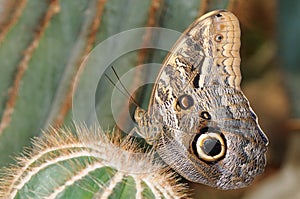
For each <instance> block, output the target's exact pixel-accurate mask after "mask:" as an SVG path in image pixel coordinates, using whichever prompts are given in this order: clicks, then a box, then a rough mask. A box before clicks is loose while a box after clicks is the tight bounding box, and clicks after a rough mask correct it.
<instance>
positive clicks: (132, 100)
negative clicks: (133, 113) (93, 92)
mask: <svg viewBox="0 0 300 199" xmlns="http://www.w3.org/2000/svg"><path fill="white" fill-rule="evenodd" d="M111 68H112V70H113V72H114V74H115V76H116V77H117V79H118V80H120V78H119V75H118V74H117V72H116V70H115V68H114V67H113V66H112V67H111ZM105 77H106V78H107V79H108V80H109V81H110V82H111V83H112V85H114V86H115V87H116V88H117V89H118V90H119V91H120V92H121V93H122V94H123V95H124V96H126V97H128V99H129V100H130V101H131V102H132V103H134V104H135V105H136V106H138V107H139V105H138V103H137V102H136V101H135V100H134V99H133V97H132V96H131V95H130V93H129V92H128V90H127V89H126V87H125V86H124V84H123V83H122V82H121V81H120V85H121V87H122V88H123V90H124V91H125V92H124V91H123V90H122V89H121V88H119V87H118V86H117V85H116V83H114V81H113V80H112V79H111V78H110V77H109V76H108V75H107V74H105Z"/></svg>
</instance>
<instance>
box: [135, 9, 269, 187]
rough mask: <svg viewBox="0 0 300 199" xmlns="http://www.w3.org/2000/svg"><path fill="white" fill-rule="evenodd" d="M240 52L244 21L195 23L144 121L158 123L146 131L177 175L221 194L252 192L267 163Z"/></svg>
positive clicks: (223, 16) (226, 17)
mask: <svg viewBox="0 0 300 199" xmlns="http://www.w3.org/2000/svg"><path fill="white" fill-rule="evenodd" d="M239 49H240V27H239V22H238V19H237V18H236V17H235V16H234V15H233V14H232V13H231V12H228V11H226V10H217V11H213V12H210V13H208V14H206V15H204V16H202V17H200V18H199V19H197V20H196V21H195V22H194V23H193V24H192V25H191V26H190V27H189V28H188V29H187V30H186V31H185V32H184V33H183V35H182V36H181V37H180V38H179V40H178V41H177V42H176V44H175V45H174V47H173V49H172V50H171V52H170V54H169V55H168V56H167V58H166V60H165V61H164V63H163V67H162V69H161V72H160V74H159V76H158V78H157V81H156V85H155V87H154V89H153V93H152V98H151V100H150V104H149V109H148V112H145V114H144V117H143V118H141V119H139V121H144V122H143V124H159V125H156V126H155V125H152V126H147V128H148V129H152V130H150V131H152V132H153V134H157V135H158V136H157V137H158V138H157V141H156V143H155V145H156V149H157V152H158V154H159V155H160V156H161V157H162V159H163V160H164V161H165V162H166V163H167V164H169V165H170V166H171V167H172V168H173V169H174V170H176V171H177V172H178V173H179V174H181V175H182V176H184V177H185V178H186V179H188V180H190V181H194V182H199V183H204V184H207V185H209V186H212V187H217V188H221V189H235V188H240V187H244V186H246V185H248V184H249V183H250V182H252V180H253V178H254V177H255V176H256V175H258V174H260V173H262V172H263V170H264V167H265V164H266V160H265V152H266V146H267V144H268V139H267V137H266V136H265V134H264V133H263V131H262V130H261V129H260V127H259V124H258V121H257V117H256V115H255V113H254V112H253V110H252V109H251V107H250V105H249V102H248V100H247V99H246V97H245V96H244V94H243V93H242V91H241V89H240V81H241V74H240V55H239ZM145 121H146V122H145ZM138 123H139V124H142V123H141V122H138ZM153 126H155V127H156V128H155V129H157V131H159V132H155V130H153ZM140 127H141V129H145V126H142V125H140Z"/></svg>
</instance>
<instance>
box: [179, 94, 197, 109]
mask: <svg viewBox="0 0 300 199" xmlns="http://www.w3.org/2000/svg"><path fill="white" fill-rule="evenodd" d="M193 105H194V100H193V98H192V97H191V96H190V95H182V96H180V97H178V100H177V108H179V109H183V110H187V109H189V108H190V107H191V106H193Z"/></svg>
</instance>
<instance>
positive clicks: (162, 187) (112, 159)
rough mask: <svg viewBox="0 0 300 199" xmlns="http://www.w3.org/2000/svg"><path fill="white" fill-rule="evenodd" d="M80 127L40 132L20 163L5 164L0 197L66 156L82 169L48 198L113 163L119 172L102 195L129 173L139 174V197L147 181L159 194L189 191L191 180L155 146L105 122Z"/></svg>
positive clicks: (179, 194) (176, 194)
mask: <svg viewBox="0 0 300 199" xmlns="http://www.w3.org/2000/svg"><path fill="white" fill-rule="evenodd" d="M74 127H75V129H76V130H71V129H70V128H53V127H51V128H50V129H49V130H47V131H45V132H44V133H43V134H42V136H41V137H38V138H34V139H33V141H32V143H33V146H32V147H31V148H26V149H25V150H24V151H23V153H22V154H21V155H20V156H19V157H17V158H15V159H16V162H17V164H16V165H10V166H9V167H7V168H4V169H2V171H1V179H0V198H5V199H7V198H14V197H15V196H16V195H17V193H18V191H19V190H20V189H22V188H23V187H24V186H25V185H26V183H28V182H29V180H30V179H31V178H32V177H33V176H35V175H37V174H38V173H39V172H40V171H41V170H43V169H45V168H47V167H48V166H50V165H57V164H59V163H60V162H61V161H66V160H68V161H69V160H71V163H70V164H71V165H72V167H74V168H76V169H77V170H78V171H80V172H78V173H75V174H74V175H75V176H72V178H70V179H68V182H66V183H65V184H64V185H60V186H59V187H57V188H55V190H53V192H52V193H51V195H49V196H48V195H47V196H44V195H41V196H42V197H43V198H55V196H57V195H58V194H59V193H61V192H62V191H63V189H64V188H66V187H67V185H69V184H72V183H75V182H76V180H80V179H81V178H83V177H84V176H86V175H88V173H89V172H91V171H93V170H95V169H97V168H101V167H104V166H105V167H111V168H113V169H114V170H116V172H117V173H116V174H115V177H113V178H112V179H111V180H110V183H109V185H103V184H102V185H103V187H101V188H102V190H104V191H102V192H99V193H97V196H99V197H101V198H103V197H104V196H109V194H111V192H112V189H111V188H109V187H107V186H113V185H114V184H116V183H118V182H120V181H122V178H123V177H124V176H130V177H132V178H133V179H134V180H135V184H136V190H137V192H136V197H135V198H143V197H142V195H141V193H142V191H143V190H142V186H141V183H144V184H145V183H146V184H147V186H148V187H149V188H150V189H151V191H152V193H153V194H154V195H155V197H165V198H188V197H189V196H188V194H187V187H186V185H185V184H181V183H178V182H177V181H178V176H177V175H176V174H175V173H174V172H173V171H171V170H170V169H169V168H168V167H167V166H166V165H164V164H162V163H161V162H159V161H156V159H155V158H154V152H153V151H152V150H148V152H146V153H145V152H143V151H142V150H141V149H140V148H139V146H138V145H137V144H135V143H134V141H133V140H130V139H125V141H124V140H122V139H121V138H120V136H118V135H117V134H111V136H107V135H106V134H105V133H104V132H103V131H102V130H101V129H100V128H87V127H86V126H85V125H74ZM74 131H75V132H76V133H74ZM78 157H87V160H86V161H84V162H80V161H77V160H76V158H78ZM66 169H67V168H66ZM84 172H85V173H84ZM116 176H118V177H116ZM106 188H107V189H106ZM32 191H33V192H34V190H32ZM104 198H105V197H104Z"/></svg>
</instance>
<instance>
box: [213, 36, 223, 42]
mask: <svg viewBox="0 0 300 199" xmlns="http://www.w3.org/2000/svg"><path fill="white" fill-rule="evenodd" d="M222 39H223V35H221V34H217V35H216V36H215V41H216V42H221V41H222Z"/></svg>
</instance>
